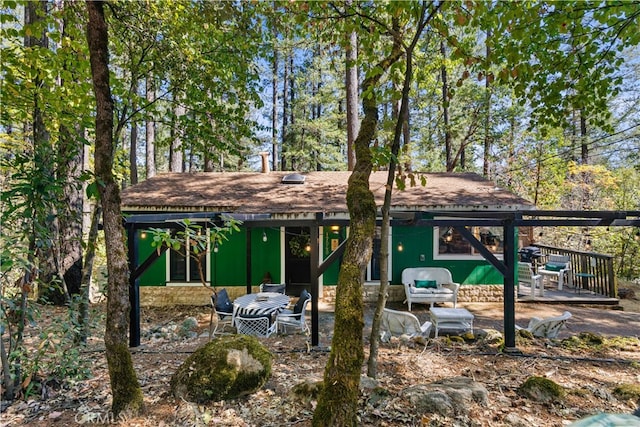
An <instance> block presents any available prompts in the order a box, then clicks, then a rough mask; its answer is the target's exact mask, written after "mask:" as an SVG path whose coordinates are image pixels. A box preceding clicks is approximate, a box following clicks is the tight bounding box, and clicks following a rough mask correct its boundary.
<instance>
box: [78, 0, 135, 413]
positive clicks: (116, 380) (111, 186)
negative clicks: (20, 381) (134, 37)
mask: <svg viewBox="0 0 640 427" xmlns="http://www.w3.org/2000/svg"><path fill="white" fill-rule="evenodd" d="M86 5H87V12H88V15H89V22H88V24H87V42H88V45H89V55H90V61H91V75H92V80H93V91H94V93H95V97H96V144H95V173H96V179H97V180H98V182H99V183H100V185H99V186H98V192H99V194H100V202H101V204H102V222H103V228H104V235H105V247H106V254H107V271H108V272H109V274H108V280H107V292H108V298H107V320H106V330H105V334H104V342H105V351H106V356H107V364H108V366H109V378H110V380H111V393H112V396H113V400H112V406H111V410H112V412H113V414H114V415H115V416H117V415H118V414H120V413H121V412H123V411H127V412H130V413H133V414H137V413H139V412H141V411H142V409H143V397H142V390H141V389H140V385H139V383H138V378H137V376H136V372H135V370H134V368H133V361H132V359H131V353H129V348H128V342H127V334H128V330H129V316H128V315H129V309H130V306H129V268H128V263H127V253H126V251H125V245H124V242H125V237H124V228H123V227H122V212H121V211H120V190H119V188H118V186H117V184H116V181H115V178H114V175H113V173H112V167H113V157H114V153H113V151H114V150H113V99H112V98H111V88H110V86H109V65H108V62H109V52H108V38H107V37H108V32H107V23H106V21H105V17H104V9H103V2H97V1H87V3H86Z"/></svg>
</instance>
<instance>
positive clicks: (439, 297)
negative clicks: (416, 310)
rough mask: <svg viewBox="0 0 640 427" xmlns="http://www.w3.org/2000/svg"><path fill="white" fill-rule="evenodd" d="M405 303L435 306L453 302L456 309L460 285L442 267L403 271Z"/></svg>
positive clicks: (415, 268) (406, 269) (416, 268)
mask: <svg viewBox="0 0 640 427" xmlns="http://www.w3.org/2000/svg"><path fill="white" fill-rule="evenodd" d="M402 284H403V285H404V293H405V297H406V300H405V302H406V303H407V305H408V306H409V311H411V304H418V303H419V304H430V305H431V307H433V304H434V303H436V302H452V303H453V308H456V304H457V302H458V290H459V289H460V284H459V283H454V282H453V279H452V276H451V272H450V271H449V270H447V269H446V268H442V267H414V268H405V269H404V270H402Z"/></svg>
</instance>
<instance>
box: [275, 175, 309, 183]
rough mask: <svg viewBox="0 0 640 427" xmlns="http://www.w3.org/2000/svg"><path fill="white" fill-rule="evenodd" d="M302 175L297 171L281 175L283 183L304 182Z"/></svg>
mask: <svg viewBox="0 0 640 427" xmlns="http://www.w3.org/2000/svg"><path fill="white" fill-rule="evenodd" d="M304 179H305V177H304V175H300V174H299V173H290V174H289V175H285V176H283V177H282V181H281V182H282V183H283V184H304Z"/></svg>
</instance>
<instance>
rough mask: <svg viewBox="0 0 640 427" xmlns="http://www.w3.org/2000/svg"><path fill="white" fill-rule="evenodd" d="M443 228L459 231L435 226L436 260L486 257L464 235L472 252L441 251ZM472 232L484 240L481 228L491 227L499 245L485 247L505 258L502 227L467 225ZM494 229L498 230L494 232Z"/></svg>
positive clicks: (491, 236)
mask: <svg viewBox="0 0 640 427" xmlns="http://www.w3.org/2000/svg"><path fill="white" fill-rule="evenodd" d="M442 228H449V229H450V230H451V231H452V232H453V233H457V231H456V230H455V229H454V228H453V227H440V226H434V227H433V259H434V260H474V261H475V260H484V257H483V256H482V254H481V253H480V252H478V251H477V250H476V249H475V248H474V247H473V246H472V245H471V243H470V242H469V241H467V240H466V239H465V238H464V236H461V237H462V238H463V239H464V240H465V241H466V242H467V244H468V245H469V249H470V252H469V253H451V254H448V253H440V238H441V236H440V230H441V229H442ZM466 228H467V229H468V230H469V231H471V233H472V234H473V235H474V236H475V237H476V239H478V240H479V241H481V242H482V240H483V238H482V237H481V230H482V229H483V228H488V229H489V235H490V238H494V239H495V238H497V241H498V247H497V249H496V250H492V249H491V248H490V247H489V246H487V244H485V247H486V248H487V249H488V250H489V251H490V252H491V253H492V254H493V255H494V256H495V257H496V258H498V259H503V258H504V252H503V249H504V236H503V233H502V230H501V229H499V228H500V227H484V226H467V227H466ZM498 229H499V230H498ZM493 231H496V233H495V234H494V233H493Z"/></svg>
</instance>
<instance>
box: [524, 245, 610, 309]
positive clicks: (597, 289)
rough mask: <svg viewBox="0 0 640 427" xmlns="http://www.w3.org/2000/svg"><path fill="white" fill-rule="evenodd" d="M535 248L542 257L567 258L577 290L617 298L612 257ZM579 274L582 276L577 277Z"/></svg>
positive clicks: (541, 246)
mask: <svg viewBox="0 0 640 427" xmlns="http://www.w3.org/2000/svg"><path fill="white" fill-rule="evenodd" d="M535 246H537V247H539V248H540V251H541V252H542V254H543V255H549V254H558V255H563V256H568V257H569V259H570V260H571V273H570V274H571V282H572V283H573V285H574V286H575V287H577V289H580V290H584V291H591V292H594V293H596V294H599V295H604V296H607V297H610V298H617V297H618V295H617V293H618V285H617V283H616V276H615V274H614V271H613V257H612V256H611V255H604V254H597V253H594V252H583V251H574V250H570V249H563V248H556V247H554V246H547V245H539V244H536V245H535ZM543 259H544V258H543ZM581 273H582V275H578V274H581ZM586 275H593V276H592V277H591V276H586Z"/></svg>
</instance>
